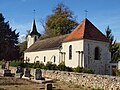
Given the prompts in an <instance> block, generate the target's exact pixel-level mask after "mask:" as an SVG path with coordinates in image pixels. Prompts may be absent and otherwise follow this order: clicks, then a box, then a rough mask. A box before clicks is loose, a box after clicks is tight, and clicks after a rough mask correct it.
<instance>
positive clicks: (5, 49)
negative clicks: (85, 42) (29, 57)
mask: <svg viewBox="0 0 120 90" xmlns="http://www.w3.org/2000/svg"><path fill="white" fill-rule="evenodd" d="M18 36H19V33H17V34H16V30H13V31H12V28H11V27H10V26H9V22H5V18H4V17H3V15H2V14H1V13H0V60H2V59H4V60H7V61H8V60H14V59H18V57H19V47H18V46H17V44H18Z"/></svg>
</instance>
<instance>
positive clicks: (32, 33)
mask: <svg viewBox="0 0 120 90" xmlns="http://www.w3.org/2000/svg"><path fill="white" fill-rule="evenodd" d="M40 36H41V34H40V33H38V32H37V27H36V24H35V19H34V20H33V23H32V28H31V31H30V34H29V35H28V36H27V48H29V47H30V46H31V45H32V44H34V43H35V42H36V41H37V40H38V38H39V37H40Z"/></svg>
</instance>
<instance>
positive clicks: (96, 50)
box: [94, 47, 100, 60]
mask: <svg viewBox="0 0 120 90" xmlns="http://www.w3.org/2000/svg"><path fill="white" fill-rule="evenodd" d="M94 57H95V60H100V49H99V47H96V48H95V56H94Z"/></svg>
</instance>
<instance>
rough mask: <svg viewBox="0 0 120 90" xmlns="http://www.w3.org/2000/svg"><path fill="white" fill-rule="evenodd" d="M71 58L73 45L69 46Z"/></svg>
mask: <svg viewBox="0 0 120 90" xmlns="http://www.w3.org/2000/svg"><path fill="white" fill-rule="evenodd" d="M69 59H72V45H70V46H69Z"/></svg>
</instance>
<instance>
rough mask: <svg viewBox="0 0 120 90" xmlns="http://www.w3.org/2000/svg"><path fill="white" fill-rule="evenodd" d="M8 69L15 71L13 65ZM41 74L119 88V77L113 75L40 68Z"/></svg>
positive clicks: (83, 84)
mask: <svg viewBox="0 0 120 90" xmlns="http://www.w3.org/2000/svg"><path fill="white" fill-rule="evenodd" d="M10 69H11V71H12V72H15V68H14V67H11V68H10ZM31 74H32V75H33V76H34V69H31ZM42 75H43V77H48V78H52V79H57V80H60V81H65V82H71V83H73V84H76V85H80V86H84V87H90V88H102V89H104V90H120V77H115V76H109V75H96V74H86V73H75V72H65V71H53V70H42Z"/></svg>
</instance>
